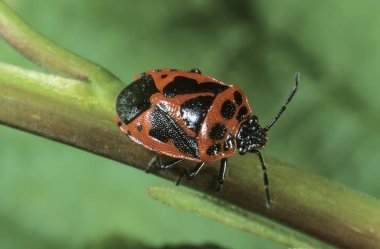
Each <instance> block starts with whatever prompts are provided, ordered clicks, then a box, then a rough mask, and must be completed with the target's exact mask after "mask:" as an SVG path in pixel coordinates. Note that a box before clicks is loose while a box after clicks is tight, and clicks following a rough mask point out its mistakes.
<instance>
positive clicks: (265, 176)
mask: <svg viewBox="0 0 380 249" xmlns="http://www.w3.org/2000/svg"><path fill="white" fill-rule="evenodd" d="M255 152H256V155H257V156H258V157H259V159H260V163H261V169H262V171H263V180H264V189H265V205H266V207H267V208H270V192H269V178H268V174H267V167H266V166H265V161H264V158H263V156H262V155H261V153H260V151H258V150H257V151H255Z"/></svg>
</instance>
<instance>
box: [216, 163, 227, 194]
mask: <svg viewBox="0 0 380 249" xmlns="http://www.w3.org/2000/svg"><path fill="white" fill-rule="evenodd" d="M227 166H228V160H227V158H223V159H222V160H220V169H219V187H218V191H221V190H222V186H223V183H224V179H225V178H226V172H227Z"/></svg>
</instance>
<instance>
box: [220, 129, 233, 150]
mask: <svg viewBox="0 0 380 249" xmlns="http://www.w3.org/2000/svg"><path fill="white" fill-rule="evenodd" d="M234 146H235V136H234V135H232V134H231V133H229V134H228V135H227V138H226V140H225V141H224V145H223V149H224V150H225V151H228V150H230V149H232V148H233V147H234Z"/></svg>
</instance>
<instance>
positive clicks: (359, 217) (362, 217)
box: [0, 1, 380, 248]
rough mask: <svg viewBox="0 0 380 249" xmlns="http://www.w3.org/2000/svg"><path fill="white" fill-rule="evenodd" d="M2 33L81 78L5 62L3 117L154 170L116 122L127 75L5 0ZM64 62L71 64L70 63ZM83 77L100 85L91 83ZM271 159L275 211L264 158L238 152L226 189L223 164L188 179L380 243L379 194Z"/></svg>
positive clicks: (321, 235) (326, 237)
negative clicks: (28, 20)
mask: <svg viewBox="0 0 380 249" xmlns="http://www.w3.org/2000/svg"><path fill="white" fill-rule="evenodd" d="M10 27H12V29H11V28H10ZM13 29H14V30H13ZM0 33H1V35H2V36H3V37H4V38H5V39H7V40H8V42H10V43H11V44H12V45H13V46H14V47H15V48H16V49H18V50H19V51H21V52H22V53H24V54H25V55H26V56H28V58H31V59H32V60H34V61H36V62H38V63H39V64H41V65H44V66H47V67H48V68H51V69H54V70H56V71H58V72H61V73H65V74H67V75H70V76H72V77H73V78H75V79H77V80H72V79H65V78H62V77H59V76H53V75H48V74H43V73H36V72H33V71H29V70H25V69H21V68H18V67H15V66H11V65H7V64H4V63H1V64H0V90H1V92H0V123H2V124H5V125H8V126H11V127H15V128H18V129H20V130H24V131H27V132H31V133H34V134H37V135H40V136H43V137H46V138H50V139H53V140H56V141H58V142H61V143H66V144H69V145H72V146H75V147H77V148H80V149H83V150H86V151H89V152H92V153H95V154H98V155H101V156H104V157H107V158H110V159H113V160H116V161H119V162H122V163H126V164H129V165H132V166H133V167H136V168H139V169H142V170H144V169H145V168H146V166H147V164H148V162H149V161H150V160H151V158H152V157H153V156H154V154H153V152H150V151H148V150H145V149H143V148H142V147H141V146H138V145H137V144H135V143H133V142H131V141H130V140H129V139H128V138H126V137H125V136H123V135H121V134H120V132H119V130H118V128H117V127H116V126H115V125H114V124H113V118H114V116H115V111H114V107H113V106H114V105H113V102H114V99H115V97H116V95H117V94H118V92H119V91H120V90H121V89H122V88H123V87H124V85H123V84H122V83H121V82H120V81H118V80H117V79H116V78H115V77H114V76H112V75H110V74H109V73H108V72H107V71H106V70H104V69H102V68H101V67H99V66H97V65H94V64H92V63H91V62H89V61H87V60H84V59H81V58H79V57H78V56H76V55H73V54H71V53H70V52H68V51H66V50H63V49H61V48H59V47H57V45H55V44H52V43H51V42H50V41H48V40H46V39H45V38H43V37H41V35H39V34H38V33H37V32H35V31H33V30H31V28H30V27H28V26H27V25H26V24H24V23H23V22H22V21H21V20H20V19H19V18H18V17H17V16H16V15H15V14H13V13H12V11H11V10H10V9H8V8H7V7H6V6H5V5H4V3H2V2H1V1H0ZM36 41H37V42H36ZM43 49H46V51H43ZM64 61H66V62H68V64H67V65H65V64H63V62H64ZM50 65H51V66H50ZM82 80H90V81H92V80H93V81H94V82H95V83H97V82H100V84H85V83H83V81H82ZM107 83H111V84H107ZM98 85H101V87H99V86H98ZM108 85H109V86H110V87H108ZM266 160H267V165H268V173H269V176H270V181H271V193H272V197H273V198H272V204H273V206H272V208H271V209H266V208H265V200H264V198H263V197H264V191H263V186H262V175H261V169H260V162H259V161H258V160H257V158H256V157H254V156H245V157H239V156H235V157H233V158H231V160H230V161H229V162H230V171H229V175H228V178H227V180H226V182H225V187H224V190H223V191H222V192H216V191H215V189H216V188H217V184H218V183H217V180H216V178H217V170H218V165H217V164H212V165H210V166H209V167H207V168H205V170H204V171H202V172H201V173H200V176H199V177H198V178H196V179H195V180H193V181H192V182H187V181H183V184H184V185H187V186H189V187H191V188H193V189H196V190H198V191H200V192H202V193H205V194H208V195H211V196H213V197H215V198H217V199H220V200H223V201H226V202H228V203H231V204H233V205H235V206H237V207H239V208H242V209H245V210H249V211H253V212H256V213H258V214H260V215H263V216H266V217H268V218H270V219H272V220H276V221H278V222H281V223H282V224H285V225H287V226H289V227H293V228H295V229H297V230H299V231H302V232H304V233H306V234H309V235H311V236H313V237H315V238H318V239H320V240H322V241H325V242H328V243H330V244H332V245H336V246H339V247H345V248H375V247H378V245H380V202H379V201H378V200H376V199H374V198H371V197H369V196H366V195H364V194H360V193H357V192H355V191H352V190H349V189H347V188H346V187H343V186H342V185H340V184H336V183H333V182H330V181H328V180H327V179H325V178H322V177H319V176H315V175H311V174H308V173H305V172H302V171H300V170H297V169H295V168H293V167H290V166H288V165H286V164H284V163H281V162H279V161H277V160H275V159H273V158H269V157H266ZM191 166H192V164H191V163H185V164H184V167H191ZM181 172H182V169H181V168H179V167H178V168H174V169H173V170H170V171H165V172H161V171H159V170H153V172H152V173H154V174H156V175H159V176H161V177H164V178H166V179H169V180H172V181H175V180H176V179H177V177H178V175H179V174H180V173H181Z"/></svg>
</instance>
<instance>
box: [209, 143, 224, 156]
mask: <svg viewBox="0 0 380 249" xmlns="http://www.w3.org/2000/svg"><path fill="white" fill-rule="evenodd" d="M221 149H222V148H221V146H220V144H214V145H211V146H210V147H208V149H207V152H206V153H207V154H208V155H210V156H215V155H217V154H218V153H219V152H220V150H221Z"/></svg>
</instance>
